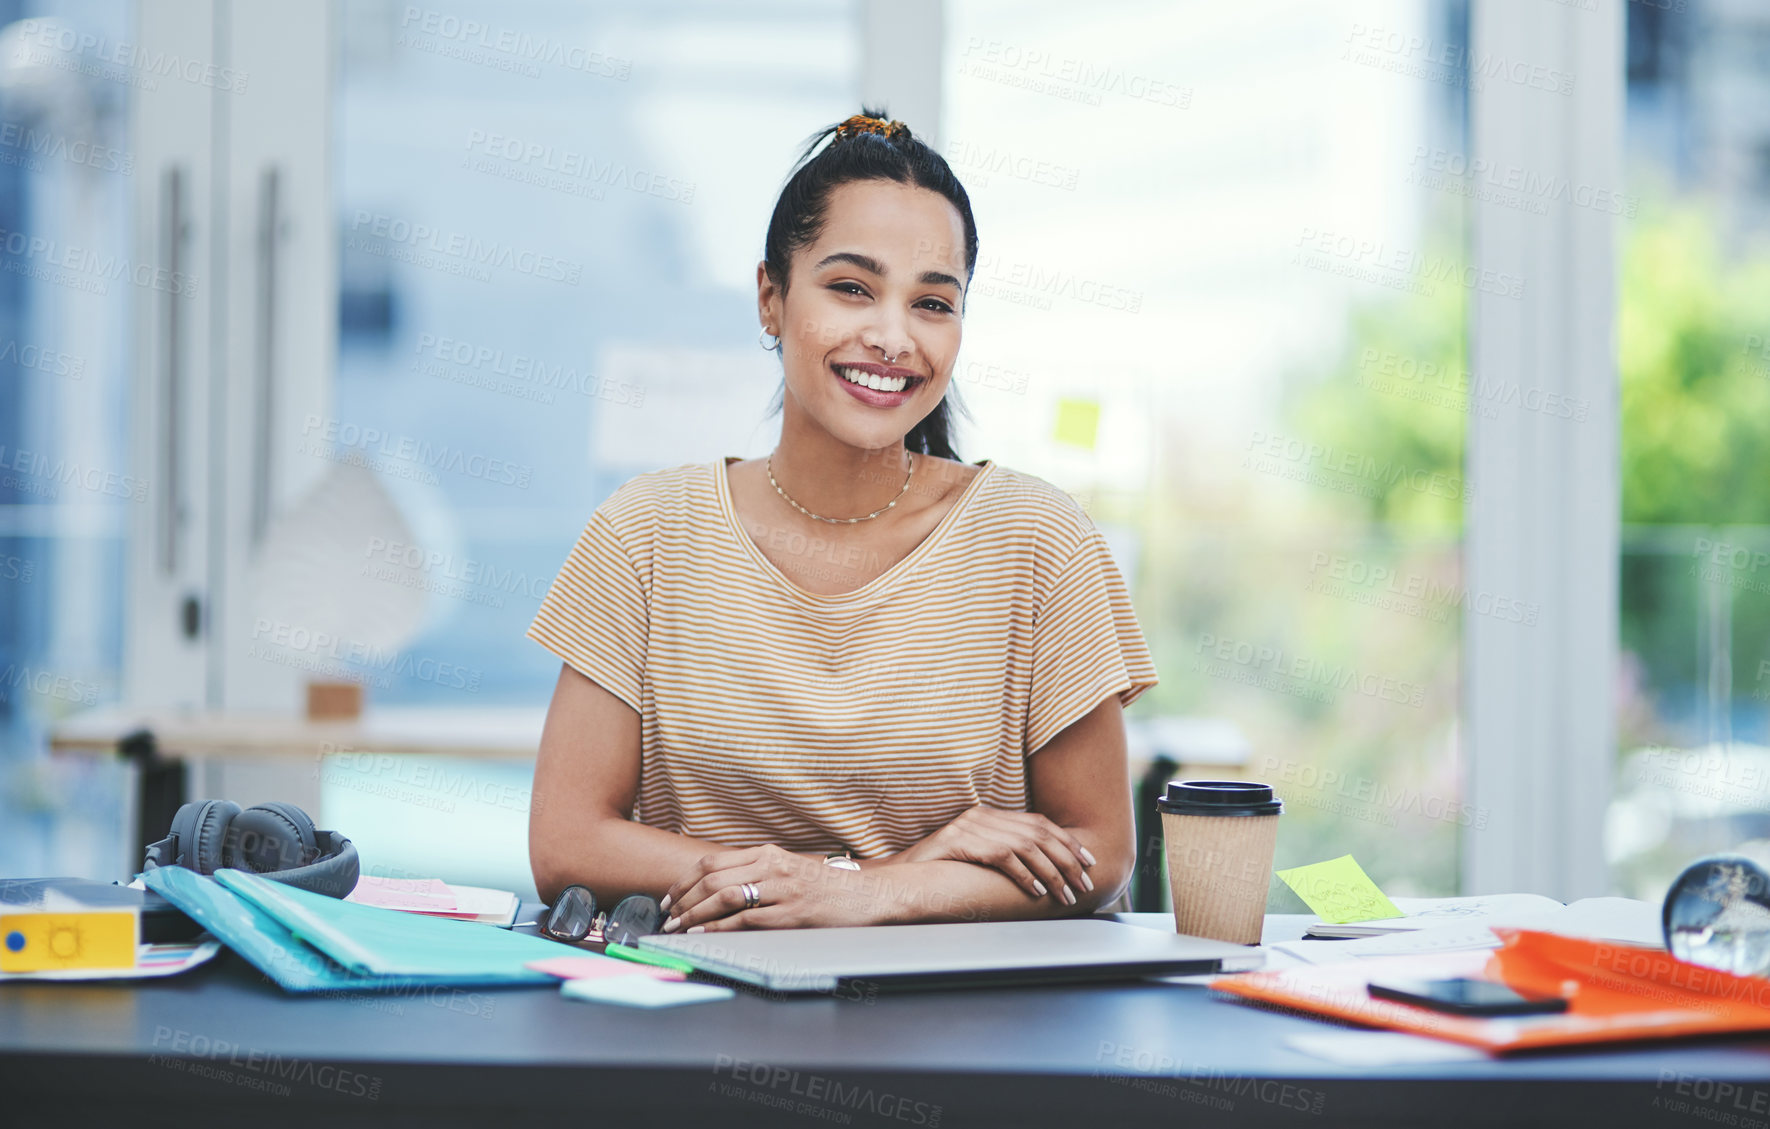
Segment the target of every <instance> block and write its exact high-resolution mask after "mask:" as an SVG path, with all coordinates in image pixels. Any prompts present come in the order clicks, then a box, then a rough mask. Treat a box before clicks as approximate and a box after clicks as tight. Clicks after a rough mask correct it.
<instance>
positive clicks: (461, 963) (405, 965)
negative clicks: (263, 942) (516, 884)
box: [215, 868, 569, 983]
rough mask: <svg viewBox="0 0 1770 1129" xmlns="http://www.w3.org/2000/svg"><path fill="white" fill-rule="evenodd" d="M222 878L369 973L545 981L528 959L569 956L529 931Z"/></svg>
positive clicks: (235, 875)
mask: <svg viewBox="0 0 1770 1129" xmlns="http://www.w3.org/2000/svg"><path fill="white" fill-rule="evenodd" d="M215 880H216V881H217V882H219V883H221V884H222V885H223V886H225V887H227V888H228V889H229V890H231V891H233V892H234V893H236V894H238V895H239V896H240V897H241V898H244V899H245V900H247V901H249V902H251V903H252V904H253V905H256V906H257V907H258V908H259V909H261V910H263V911H264V912H265V913H268V914H269V915H270V916H272V917H274V918H276V919H277V920H278V921H280V922H281V923H282V924H283V925H284V926H286V927H287V928H288V929H289V931H290V932H292V933H293V934H295V936H297V937H299V938H300V939H301V940H303V941H305V942H307V943H308V944H309V945H311V946H313V947H314V948H316V949H318V950H320V951H321V952H323V953H325V954H326V955H327V956H328V957H331V958H332V959H333V960H334V961H336V962H338V964H340V965H342V966H343V967H345V968H348V969H350V970H351V971H352V972H356V973H359V974H362V975H370V976H408V977H409V976H422V977H451V978H457V977H459V978H474V979H476V980H478V981H479V982H481V983H498V982H516V983H534V982H541V983H546V982H550V981H551V977H548V976H547V974H546V973H540V972H535V971H534V970H533V969H529V968H525V967H523V966H524V964H526V963H527V962H528V961H531V960H546V959H547V958H548V957H554V956H561V955H564V954H565V952H566V950H567V949H568V948H569V946H566V945H562V944H561V943H560V942H558V941H551V940H548V939H547V938H545V937H536V936H530V935H529V934H526V933H507V932H505V931H503V930H501V929H476V928H474V927H473V924H472V923H471V922H465V921H455V920H451V919H449V918H436V917H429V916H426V915H424V914H413V913H402V912H400V911H399V910H388V909H381V908H379V907H376V906H363V905H357V904H356V903H355V902H346V901H340V900H339V899H337V898H328V897H326V896H325V895H324V894H316V893H313V892H312V891H309V890H302V889H298V888H297V887H294V886H290V885H288V884H287V883H284V882H277V881H274V880H272V879H269V878H266V877H264V876H263V875H261V874H252V873H249V872H248V871H244V870H230V869H225V868H224V869H222V870H218V871H216V872H215Z"/></svg>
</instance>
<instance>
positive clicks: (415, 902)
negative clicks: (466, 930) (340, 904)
mask: <svg viewBox="0 0 1770 1129" xmlns="http://www.w3.org/2000/svg"><path fill="white" fill-rule="evenodd" d="M344 900H345V901H347V902H358V903H360V904H362V905H365V906H380V907H381V908H382V909H410V910H427V911H429V912H432V913H436V912H439V911H440V912H447V911H450V910H453V909H454V908H455V892H454V891H453V890H451V889H449V885H448V883H446V882H444V881H443V880H442V879H440V878H382V877H380V876H379V875H374V874H365V875H363V876H362V877H361V878H358V879H357V882H356V889H354V890H352V891H351V892H350V895H349V896H348V897H346V898H345V899H344Z"/></svg>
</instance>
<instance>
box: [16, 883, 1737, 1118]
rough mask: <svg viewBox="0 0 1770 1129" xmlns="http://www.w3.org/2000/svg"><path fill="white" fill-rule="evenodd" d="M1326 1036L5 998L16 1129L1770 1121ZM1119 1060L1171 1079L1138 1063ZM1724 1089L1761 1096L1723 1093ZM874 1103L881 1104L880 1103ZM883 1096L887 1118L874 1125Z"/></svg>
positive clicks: (1539, 1065)
mask: <svg viewBox="0 0 1770 1129" xmlns="http://www.w3.org/2000/svg"><path fill="white" fill-rule="evenodd" d="M529 909H532V907H525V911H527V910H529ZM528 919H529V918H528V914H527V913H526V912H525V917H524V920H528ZM1299 920H1301V919H1299ZM1331 1029H1332V1028H1331V1027H1330V1026H1329V1025H1326V1024H1324V1023H1321V1022H1319V1021H1315V1020H1310V1019H1306V1018H1302V1017H1297V1016H1291V1015H1283V1014H1278V1013H1275V1012H1268V1011H1263V1010H1259V1009H1256V1008H1252V1007H1248V1006H1245V1005H1242V1004H1237V1003H1232V1002H1229V1001H1227V1000H1223V999H1218V998H1215V997H1213V996H1212V995H1211V994H1210V993H1209V992H1208V991H1207V990H1206V989H1203V988H1198V987H1179V986H1173V985H1164V984H1153V983H1151V984H1115V985H1101V986H1086V987H1075V986H1070V987H1049V988H1032V989H989V990H979V991H966V992H939V993H922V994H915V995H898V996H878V997H876V998H875V999H873V1000H871V1001H866V1000H832V999H829V998H813V999H806V1000H790V1001H778V1000H769V999H764V998H757V997H753V996H747V995H740V996H739V997H738V998H737V999H734V1000H729V1001H725V1002H721V1003H714V1004H705V1005H696V1006H692V1007H686V1008H680V1009H665V1010H660V1011H655V1012H649V1011H639V1010H631V1009H623V1008H612V1007H605V1006H601V1005H594V1004H582V1003H573V1002H568V1001H566V1000H563V999H561V998H560V997H559V994H558V992H557V991H555V990H553V989H551V988H521V989H515V988H513V989H501V990H472V991H469V990H465V989H458V990H438V991H437V992H435V993H434V994H433V995H406V996H382V995H372V994H358V995H350V996H337V997H332V998H304V997H299V996H291V995H287V994H285V993H284V992H282V991H281V990H280V989H278V988H277V987H275V986H274V985H272V984H270V983H268V982H267V981H265V980H264V979H263V978H262V977H261V976H260V975H259V974H258V972H257V971H256V970H255V969H253V968H252V967H251V966H250V965H248V964H246V963H245V962H244V961H242V960H241V959H240V958H239V957H237V956H235V955H234V954H233V953H231V952H227V953H223V954H222V955H221V956H219V957H218V958H217V959H216V960H215V961H214V962H212V963H211V964H210V965H208V966H205V967H204V968H201V969H198V970H196V971H195V972H192V973H189V974H186V975H184V976H180V977H174V978H172V979H169V980H165V981H160V982H152V981H150V982H146V983H144V984H143V985H141V986H139V987H132V988H124V987H106V986H79V985H74V984H59V985H48V984H33V985H20V984H10V985H4V986H0V1121H3V1122H4V1123H5V1124H6V1125H8V1126H9V1127H11V1126H25V1125H32V1126H35V1125H53V1126H57V1127H66V1126H80V1127H81V1129H134V1127H136V1126H145V1125H161V1124H165V1125H179V1126H181V1127H182V1129H189V1127H190V1126H192V1125H198V1124H203V1125H219V1124H226V1125H249V1126H251V1127H252V1129H261V1127H262V1129H269V1127H271V1126H285V1125H286V1126H299V1127H300V1129H313V1127H314V1126H316V1125H325V1126H328V1127H330V1126H333V1125H338V1126H354V1125H371V1124H372V1125H389V1124H398V1125H408V1124H409V1125H422V1126H424V1127H425V1129H441V1127H443V1126H452V1125H486V1124H491V1125H497V1126H500V1127H501V1129H530V1127H533V1126H537V1125H539V1126H543V1127H546V1129H552V1126H555V1125H559V1126H567V1127H575V1126H578V1125H583V1124H589V1125H591V1126H593V1127H595V1126H601V1125H607V1126H611V1127H613V1126H620V1127H622V1129H626V1127H629V1126H643V1125H659V1126H706V1125H814V1124H847V1125H853V1126H899V1125H901V1126H915V1125H927V1126H933V1125H935V1121H934V1120H933V1117H932V1115H933V1112H934V1107H935V1106H939V1107H940V1109H939V1117H938V1126H939V1127H940V1129H962V1127H965V1126H1021V1125H1054V1126H1063V1127H1065V1129H1108V1127H1111V1129H1116V1127H1118V1126H1126V1127H1130V1126H1143V1125H1152V1126H1153V1125H1186V1126H1217V1125H1234V1126H1268V1125H1273V1126H1307V1127H1312V1129H1315V1127H1319V1129H1328V1127H1333V1126H1357V1127H1360V1129H1369V1127H1373V1126H1387V1127H1397V1129H1398V1127H1403V1126H1406V1127H1409V1129H1412V1127H1415V1126H1425V1125H1431V1126H1441V1125H1442V1126H1450V1125H1458V1126H1460V1125H1494V1124H1501V1123H1504V1124H1506V1125H1508V1126H1510V1125H1555V1126H1568V1127H1580V1129H1583V1127H1585V1126H1601V1127H1604V1129H1610V1127H1612V1126H1615V1127H1623V1126H1637V1125H1648V1126H1667V1127H1671V1129H1701V1127H1704V1126H1711V1125H1716V1124H1729V1122H1727V1121H1726V1120H1725V1116H1726V1115H1727V1114H1734V1115H1736V1119H1735V1120H1734V1121H1733V1122H1731V1124H1735V1125H1750V1124H1754V1123H1755V1122H1754V1121H1753V1120H1751V1118H1753V1117H1754V1116H1755V1117H1757V1118H1764V1117H1766V1116H1770V1111H1767V1110H1766V1109H1765V1108H1764V1103H1765V1102H1767V1101H1770V1040H1765V1039H1753V1040H1733V1041H1728V1042H1720V1043H1717V1042H1708V1043H1688V1042H1687V1043H1674V1044H1668V1045H1665V1046H1660V1047H1646V1048H1635V1049H1630V1050H1620V1051H1604V1052H1593V1053H1584V1052H1582V1053H1560V1054H1554V1055H1547V1056H1536V1057H1531V1058H1523V1059H1513V1060H1494V1061H1480V1062H1467V1063H1454V1064H1438V1065H1430V1066H1405V1067H1403V1066H1390V1067H1377V1068H1367V1067H1346V1066H1337V1065H1334V1064H1331V1063H1326V1062H1322V1061H1320V1060H1318V1059H1315V1058H1311V1057H1309V1056H1306V1055H1304V1054H1302V1053H1300V1052H1297V1051H1293V1050H1290V1049H1288V1048H1286V1047H1285V1046H1284V1045H1283V1039H1284V1038H1285V1037H1286V1036H1288V1035H1290V1034H1292V1033H1296V1032H1322V1031H1328V1030H1331ZM1120 1048H1124V1049H1125V1052H1124V1053H1126V1054H1128V1055H1129V1056H1130V1059H1131V1060H1133V1061H1135V1060H1138V1059H1142V1060H1144V1061H1147V1062H1149V1063H1151V1064H1152V1065H1153V1064H1154V1063H1156V1062H1158V1061H1165V1062H1168V1063H1172V1064H1176V1065H1173V1066H1169V1067H1167V1069H1166V1073H1165V1074H1162V1073H1157V1072H1155V1071H1153V1070H1138V1069H1136V1068H1130V1069H1127V1068H1125V1067H1123V1066H1119V1065H1117V1062H1118V1056H1119V1054H1120ZM1662 1079H1670V1081H1662ZM1680 1079H1682V1085H1683V1087H1684V1091H1685V1092H1683V1093H1680V1092H1679V1085H1680ZM1697 1080H1701V1081H1700V1082H1698V1081H1697ZM1716 1082H1728V1083H1734V1084H1737V1085H1738V1086H1739V1087H1740V1090H1739V1091H1738V1092H1737V1093H1738V1094H1739V1095H1740V1096H1739V1097H1737V1098H1733V1097H1729V1098H1725V1099H1723V1098H1718V1097H1716V1096H1715V1094H1714V1092H1713V1090H1712V1089H1711V1088H1712V1087H1713V1085H1714V1084H1715V1083H1716ZM851 1087H853V1089H851ZM869 1091H870V1093H871V1102H872V1104H871V1105H868V1106H862V1105H860V1104H858V1103H860V1102H862V1101H865V1100H867V1094H868V1092H869ZM1698 1093H1700V1094H1702V1095H1704V1096H1703V1097H1698V1096H1695V1095H1697V1094H1698ZM886 1094H889V1095H890V1096H891V1100H890V1102H889V1103H886V1104H885V1110H886V1112H885V1113H883V1114H880V1113H877V1112H874V1111H875V1110H877V1109H878V1108H880V1104H881V1103H883V1102H885V1099H884V1098H883V1097H881V1095H886ZM774 1102H784V1103H786V1106H787V1108H786V1109H781V1108H778V1107H776V1106H774V1105H771V1104H768V1103H774ZM899 1102H901V1103H903V1104H901V1105H900V1104H898V1103H899ZM1735 1102H1743V1103H1744V1104H1743V1105H1741V1106H1740V1108H1739V1109H1737V1110H1736V1109H1734V1108H1733V1107H1732V1104H1730V1103H1735ZM799 1103H809V1104H810V1106H811V1107H812V1108H813V1109H814V1110H815V1111H816V1112H806V1111H803V1110H801V1111H795V1109H794V1107H795V1106H797V1105H799ZM1301 1106H1308V1107H1316V1106H1318V1108H1319V1112H1306V1111H1305V1110H1304V1109H1303V1108H1299V1107H1301ZM199 1109H200V1110H201V1111H203V1112H202V1114H201V1117H202V1120H198V1119H197V1118H198V1116H199V1115H198V1113H197V1111H198V1110H199ZM1754 1109H1755V1110H1756V1111H1757V1112H1756V1113H1755V1114H1752V1113H1749V1112H1746V1111H1749V1110H1754ZM1692 1111H1695V1112H1692ZM1704 1113H1709V1114H1719V1115H1721V1116H1720V1118H1719V1119H1716V1118H1715V1117H1704V1116H1702V1114H1704ZM843 1114H847V1115H848V1116H849V1118H850V1119H849V1120H848V1121H846V1122H844V1121H843V1120H842V1115H843ZM536 1118H556V1119H559V1120H541V1121H537V1120H536Z"/></svg>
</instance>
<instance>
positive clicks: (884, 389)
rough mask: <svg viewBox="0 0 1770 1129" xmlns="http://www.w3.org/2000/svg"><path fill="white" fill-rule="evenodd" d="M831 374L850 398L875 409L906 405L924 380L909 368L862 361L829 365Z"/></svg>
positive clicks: (924, 378)
mask: <svg viewBox="0 0 1770 1129" xmlns="http://www.w3.org/2000/svg"><path fill="white" fill-rule="evenodd" d="M830 372H831V373H832V374H833V375H834V376H835V377H836V379H837V380H838V381H840V382H841V384H842V387H843V388H845V389H847V391H848V394H849V395H851V396H853V397H854V398H855V399H856V400H859V401H860V402H861V403H863V404H867V405H870V406H872V407H875V408H895V407H897V406H898V405H899V404H902V403H905V402H906V401H908V400H909V399H910V398H911V397H912V396H914V395H915V393H916V390H917V389H918V388H920V387H921V386H922V385H923V384H924V383H925V382H926V380H927V378H926V377H924V376H922V375H920V374H918V373H916V372H915V371H913V370H911V369H906V368H896V367H893V366H890V365H879V364H869V363H864V362H862V363H853V362H832V363H831V364H830Z"/></svg>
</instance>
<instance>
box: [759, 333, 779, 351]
mask: <svg viewBox="0 0 1770 1129" xmlns="http://www.w3.org/2000/svg"><path fill="white" fill-rule="evenodd" d="M769 337H773V338H774V344H772V345H770V344H769V343H768V341H767V340H766V339H767V338H769ZM756 342H757V344H759V345H761V346H762V347H763V348H764V349H767V350H768V351H769V352H770V353H772V352H774V351H775V350H776V349H779V348H780V347H781V339H780V337H779V335H777V334H776V333H775V332H774V331H773V330H770V329H766V328H765V329H763V331H762V332H761V333H759V334H757V335H756Z"/></svg>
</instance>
